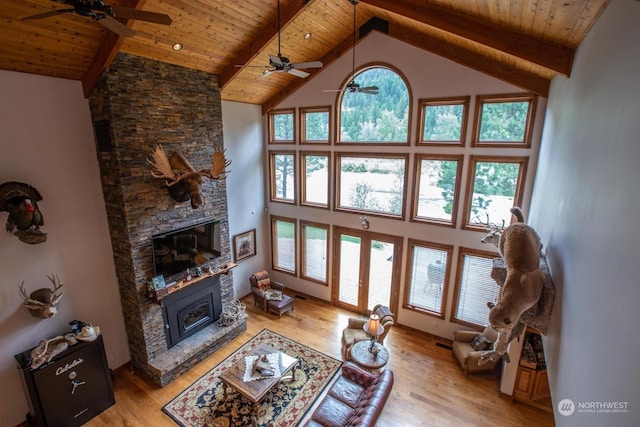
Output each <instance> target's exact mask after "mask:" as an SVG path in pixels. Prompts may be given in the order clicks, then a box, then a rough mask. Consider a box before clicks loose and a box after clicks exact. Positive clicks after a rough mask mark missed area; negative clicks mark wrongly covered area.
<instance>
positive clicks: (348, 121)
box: [338, 65, 411, 144]
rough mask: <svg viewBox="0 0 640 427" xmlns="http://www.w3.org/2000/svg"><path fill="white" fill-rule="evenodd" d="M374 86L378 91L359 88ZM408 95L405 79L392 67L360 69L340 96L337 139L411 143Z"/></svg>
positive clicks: (343, 141)
mask: <svg viewBox="0 0 640 427" xmlns="http://www.w3.org/2000/svg"><path fill="white" fill-rule="evenodd" d="M354 82H355V83H356V84H357V85H359V86H358V87H356V85H354V84H353V83H354ZM372 86H375V87H377V88H378V94H377V95H375V94H370V93H366V92H367V91H362V92H361V91H360V89H362V88H369V87H372ZM409 98H410V96H409V89H408V88H407V84H406V83H405V80H404V79H403V77H401V76H400V74H399V73H398V72H396V71H395V70H393V69H391V68H390V67H388V66H382V65H375V66H369V67H366V68H364V69H362V70H360V71H358V72H357V73H356V74H355V75H354V78H353V80H351V79H349V80H348V81H347V84H346V85H345V90H344V91H343V92H342V94H341V97H340V98H339V99H338V105H339V106H340V134H339V136H338V142H340V143H397V144H408V143H409V105H410V104H411V103H410V99H409Z"/></svg>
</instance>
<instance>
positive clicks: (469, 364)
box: [451, 326, 500, 374]
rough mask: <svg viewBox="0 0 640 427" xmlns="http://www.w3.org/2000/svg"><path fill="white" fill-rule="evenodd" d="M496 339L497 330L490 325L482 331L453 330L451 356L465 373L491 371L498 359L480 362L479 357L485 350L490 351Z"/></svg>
mask: <svg viewBox="0 0 640 427" xmlns="http://www.w3.org/2000/svg"><path fill="white" fill-rule="evenodd" d="M497 339H498V332H496V331H495V330H493V329H492V328H491V326H487V327H486V328H485V329H484V331H482V332H477V331H454V332H453V344H452V346H451V349H452V351H453V356H454V357H455V358H456V360H457V361H458V362H459V363H460V366H462V370H463V371H464V373H465V374H472V373H474V372H482V371H491V370H493V369H494V368H495V367H496V365H497V364H498V362H499V360H500V359H498V358H496V360H493V361H492V360H488V361H486V363H484V364H480V363H479V362H480V357H481V356H482V354H483V353H484V352H485V351H491V350H492V349H493V344H494V343H495V342H496V340H497Z"/></svg>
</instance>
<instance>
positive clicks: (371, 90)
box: [358, 86, 379, 95]
mask: <svg viewBox="0 0 640 427" xmlns="http://www.w3.org/2000/svg"><path fill="white" fill-rule="evenodd" d="M358 91H359V92H362V93H370V94H373V95H377V94H378V91H379V89H378V86H365V87H361V88H359V89H358Z"/></svg>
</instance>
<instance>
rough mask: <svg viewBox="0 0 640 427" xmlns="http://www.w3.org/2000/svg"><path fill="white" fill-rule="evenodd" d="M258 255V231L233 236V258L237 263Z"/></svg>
mask: <svg viewBox="0 0 640 427" xmlns="http://www.w3.org/2000/svg"><path fill="white" fill-rule="evenodd" d="M255 254H256V229H255V228H254V229H253V230H249V231H245V232H244V233H240V234H236V235H235V236H233V258H234V261H235V262H240V261H242V260H244V259H247V258H251V257H252V256H254V255H255Z"/></svg>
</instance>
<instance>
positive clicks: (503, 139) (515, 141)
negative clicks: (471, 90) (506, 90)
mask: <svg viewBox="0 0 640 427" xmlns="http://www.w3.org/2000/svg"><path fill="white" fill-rule="evenodd" d="M537 100H538V98H537V97H536V96H535V95H530V94H522V95H483V96H478V97H477V98H476V114H475V123H476V126H475V135H474V139H473V145H482V146H496V147H529V146H531V128H532V126H533V119H534V116H535V111H536V104H537Z"/></svg>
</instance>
